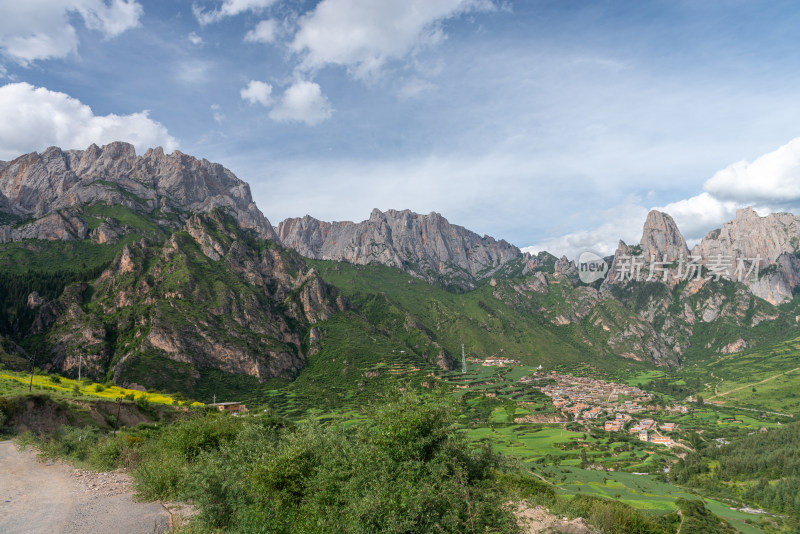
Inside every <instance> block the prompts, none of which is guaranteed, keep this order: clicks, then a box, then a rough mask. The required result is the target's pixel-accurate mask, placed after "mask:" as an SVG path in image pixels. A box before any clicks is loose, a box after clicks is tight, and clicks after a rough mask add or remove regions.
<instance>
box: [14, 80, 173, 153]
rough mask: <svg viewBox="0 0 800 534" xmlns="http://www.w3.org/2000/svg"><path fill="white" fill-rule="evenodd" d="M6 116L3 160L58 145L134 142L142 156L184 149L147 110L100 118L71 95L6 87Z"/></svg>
mask: <svg viewBox="0 0 800 534" xmlns="http://www.w3.org/2000/svg"><path fill="white" fill-rule="evenodd" d="M0 117H3V120H2V121H0V159H6V160H8V159H12V158H14V157H17V156H19V155H20V154H24V153H28V152H31V151H35V150H36V151H38V150H42V149H44V148H47V147H48V146H53V145H56V146H60V147H61V148H65V149H71V148H86V147H87V146H89V145H90V144H92V143H95V144H98V145H102V144H107V143H110V142H112V141H127V142H129V143H133V145H134V146H135V147H136V149H137V150H138V151H143V150H145V149H147V148H150V147H154V146H162V147H164V148H165V149H166V150H168V151H172V150H174V149H175V148H177V147H178V141H177V140H176V139H175V138H174V137H172V136H171V135H169V133H168V132H167V129H166V128H165V127H164V126H163V125H162V124H160V123H158V122H156V121H154V120H153V119H151V118H150V117H149V116H148V112H147V111H141V112H139V113H132V114H130V115H115V114H109V115H95V114H94V113H93V112H92V110H91V108H90V107H89V106H87V105H86V104H83V103H81V102H80V101H78V100H77V99H75V98H72V97H70V96H69V95H67V94H64V93H59V92H55V91H50V90H48V89H46V88H44V87H33V86H32V85H30V84H27V83H11V84H7V85H4V86H2V87H0Z"/></svg>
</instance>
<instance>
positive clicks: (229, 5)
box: [192, 0, 275, 25]
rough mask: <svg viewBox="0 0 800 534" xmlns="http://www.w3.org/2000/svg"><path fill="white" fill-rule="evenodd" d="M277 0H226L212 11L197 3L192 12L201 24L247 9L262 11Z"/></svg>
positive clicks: (234, 14)
mask: <svg viewBox="0 0 800 534" xmlns="http://www.w3.org/2000/svg"><path fill="white" fill-rule="evenodd" d="M274 3H275V0H224V1H223V2H222V5H221V6H220V7H218V8H216V9H212V10H210V11H208V10H205V9H203V8H202V7H201V6H199V5H197V4H192V12H193V13H194V16H195V18H197V22H199V23H200V24H201V25H206V24H212V23H214V22H219V21H221V20H222V19H224V18H226V17H233V16H236V15H239V14H241V13H244V12H246V11H256V12H257V11H262V10H264V9H266V8H268V7H269V6H271V5H272V4H274Z"/></svg>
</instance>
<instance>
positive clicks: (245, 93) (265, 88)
mask: <svg viewBox="0 0 800 534" xmlns="http://www.w3.org/2000/svg"><path fill="white" fill-rule="evenodd" d="M239 95H240V96H241V97H242V100H247V101H248V102H250V103H251V104H261V105H262V106H270V105H272V86H271V85H270V84H268V83H267V82H260V81H258V80H250V83H248V84H247V87H245V88H244V89H242V90H241V91H239Z"/></svg>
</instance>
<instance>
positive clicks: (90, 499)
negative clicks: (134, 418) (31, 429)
mask: <svg viewBox="0 0 800 534" xmlns="http://www.w3.org/2000/svg"><path fill="white" fill-rule="evenodd" d="M130 486H131V485H130V478H129V477H128V475H127V474H125V473H122V472H111V473H96V472H93V471H83V470H80V469H75V468H73V467H72V466H69V465H67V464H65V463H63V462H53V461H46V462H42V461H40V460H38V459H37V457H36V453H35V452H34V451H32V450H30V449H29V450H25V451H21V450H19V449H18V448H17V445H16V444H15V443H14V442H11V441H2V442H0V534H39V533H42V534H78V533H81V534H82V533H86V532H103V533H107V534H114V533H119V534H123V533H124V534H138V533H142V534H144V533H147V534H150V533H163V532H168V530H169V523H170V513H169V512H168V511H167V510H166V509H165V508H164V507H163V506H162V505H161V504H160V503H140V502H135V501H134V500H133V496H132V493H133V492H132V490H131V487H130Z"/></svg>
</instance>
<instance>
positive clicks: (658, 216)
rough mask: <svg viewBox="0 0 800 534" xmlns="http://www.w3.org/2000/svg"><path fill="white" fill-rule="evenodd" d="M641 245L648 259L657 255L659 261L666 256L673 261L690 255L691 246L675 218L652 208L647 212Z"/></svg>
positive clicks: (667, 259) (643, 253)
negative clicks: (687, 244) (688, 244)
mask: <svg viewBox="0 0 800 534" xmlns="http://www.w3.org/2000/svg"><path fill="white" fill-rule="evenodd" d="M639 246H640V247H641V248H642V255H643V256H644V257H645V258H646V259H650V258H652V257H653V256H655V257H656V258H658V261H662V259H664V258H666V261H673V260H676V259H678V258H680V257H684V258H685V257H687V256H689V247H687V246H686V240H685V239H684V238H683V235H682V234H681V232H680V230H679V229H678V225H677V224H675V220H674V219H673V218H672V217H671V216H670V215H668V214H666V213H663V212H661V211H656V210H652V211H650V213H648V214H647V219H646V220H645V222H644V228H643V230H642V238H641V240H640V241H639Z"/></svg>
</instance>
